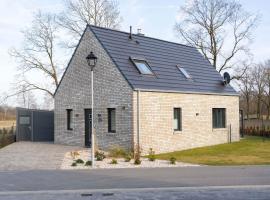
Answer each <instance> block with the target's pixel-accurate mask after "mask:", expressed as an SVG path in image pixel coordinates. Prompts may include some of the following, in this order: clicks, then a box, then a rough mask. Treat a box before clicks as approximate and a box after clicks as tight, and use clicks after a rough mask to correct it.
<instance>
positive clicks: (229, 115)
mask: <svg viewBox="0 0 270 200" xmlns="http://www.w3.org/2000/svg"><path fill="white" fill-rule="evenodd" d="M139 102H140V147H141V148H142V151H143V153H147V152H148V150H149V148H153V149H154V151H155V152H156V153H163V152H171V151H176V150H183V149H189V148H194V147H201V146H207V145H215V144H220V143H226V142H228V128H223V129H213V128H212V108H226V125H227V126H229V125H230V124H231V127H232V141H238V140H239V97H238V96H218V95H201V94H180V93H159V92H140V100H139ZM133 104H134V111H135V112H134V113H133V115H134V119H136V115H137V112H136V110H137V92H134V95H133ZM174 107H180V108H182V131H179V132H174V130H173V108H174ZM196 113H198V116H196ZM136 141H137V121H136V120H134V142H135V143H136Z"/></svg>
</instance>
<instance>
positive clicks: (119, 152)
mask: <svg viewBox="0 0 270 200" xmlns="http://www.w3.org/2000/svg"><path fill="white" fill-rule="evenodd" d="M127 154H128V153H127V152H126V150H125V149H123V148H122V147H120V146H114V147H112V148H110V150H109V157H113V158H124V157H125V156H126V155H127Z"/></svg>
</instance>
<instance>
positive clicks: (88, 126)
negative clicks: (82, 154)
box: [84, 109, 92, 147]
mask: <svg viewBox="0 0 270 200" xmlns="http://www.w3.org/2000/svg"><path fill="white" fill-rule="evenodd" d="M84 121H85V146H86V147H90V146H91V135H92V110H91V109H85V110H84Z"/></svg>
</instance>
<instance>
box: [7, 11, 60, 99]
mask: <svg viewBox="0 0 270 200" xmlns="http://www.w3.org/2000/svg"><path fill="white" fill-rule="evenodd" d="M57 31H58V29H57V24H56V23H55V16H54V15H51V14H44V13H41V12H38V13H37V14H36V15H35V16H34V20H33V22H32V26H31V27H30V28H28V29H26V30H24V31H23V34H24V43H23V45H22V48H20V49H15V48H13V49H11V50H10V55H11V56H12V57H14V58H15V59H16V60H17V61H18V75H17V80H18V81H17V82H16V91H15V93H14V94H11V95H10V96H14V95H17V94H20V93H25V92H27V91H32V90H39V91H43V92H45V93H46V94H48V95H49V96H51V97H52V96H53V93H54V90H55V88H56V87H57V86H58V84H59V77H58V73H59V66H58V64H57V61H56V39H57ZM35 76H38V77H39V78H38V81H37V80H36V81H34V80H35V78H34V77H35Z"/></svg>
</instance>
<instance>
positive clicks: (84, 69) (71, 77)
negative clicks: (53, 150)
mask: <svg viewBox="0 0 270 200" xmlns="http://www.w3.org/2000/svg"><path fill="white" fill-rule="evenodd" d="M90 51H93V52H94V54H95V55H96V56H97V57H98V62H97V66H96V68H95V69H94V92H95V93H94V94H95V95H94V104H95V108H96V110H95V111H94V112H95V113H94V115H95V119H96V120H95V125H96V138H97V142H98V146H99V147H100V148H102V149H106V148H108V147H110V146H112V145H117V144H118V145H121V146H123V147H126V148H131V145H132V137H133V135H132V133H133V130H132V125H133V124H132V94H133V91H132V89H131V87H130V86H129V84H128V83H127V81H126V80H125V79H124V77H123V76H122V75H121V74H120V72H119V70H118V69H117V68H116V66H115V65H114V63H113V62H112V60H111V59H110V58H109V56H108V55H107V53H106V52H105V50H104V49H103V48H102V46H101V44H100V43H99V42H98V40H97V39H96V38H95V36H94V35H93V33H92V32H91V31H90V30H87V31H86V33H85V34H84V36H83V38H82V40H81V43H80V45H79V46H78V48H77V51H76V52H75V54H74V57H73V59H72V61H71V63H70V66H69V68H68V70H67V72H66V74H65V76H64V78H63V80H62V83H61V85H60V87H59V88H58V91H57V93H56V95H55V142H56V143H61V144H69V145H79V146H84V144H85V143H84V140H85V122H84V109H87V108H91V79H90V69H89V67H88V65H87V62H86V59H85V58H86V56H87V55H88V54H89V53H90ZM107 108H116V133H108V119H107V118H108V116H107ZM66 109H73V111H74V128H73V130H67V114H66ZM98 114H101V121H97V115H98Z"/></svg>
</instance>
